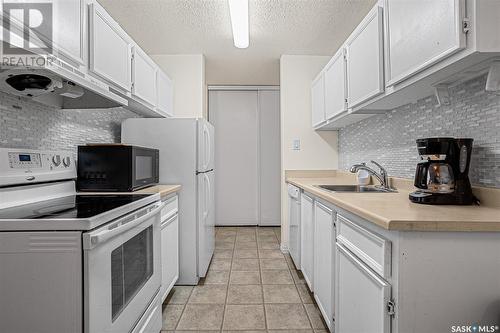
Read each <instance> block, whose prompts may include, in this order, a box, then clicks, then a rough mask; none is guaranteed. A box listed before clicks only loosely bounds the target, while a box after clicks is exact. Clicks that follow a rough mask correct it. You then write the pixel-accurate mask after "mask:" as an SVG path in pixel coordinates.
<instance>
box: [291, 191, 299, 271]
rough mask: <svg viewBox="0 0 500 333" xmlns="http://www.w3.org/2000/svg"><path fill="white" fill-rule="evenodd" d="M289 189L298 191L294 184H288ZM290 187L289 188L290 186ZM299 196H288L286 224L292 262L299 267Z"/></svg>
mask: <svg viewBox="0 0 500 333" xmlns="http://www.w3.org/2000/svg"><path fill="white" fill-rule="evenodd" d="M288 187H289V188H288V190H289V191H297V192H298V191H299V190H298V189H297V188H295V187H294V186H291V185H288ZM290 187H291V188H290ZM299 200H300V199H299V198H297V197H295V198H294V197H292V196H290V195H289V196H288V224H289V233H288V234H289V236H290V237H289V238H290V241H289V250H290V256H291V257H292V260H293V263H294V264H295V267H296V268H297V269H300V202H299Z"/></svg>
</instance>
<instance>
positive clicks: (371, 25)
mask: <svg viewBox="0 0 500 333" xmlns="http://www.w3.org/2000/svg"><path fill="white" fill-rule="evenodd" d="M383 34H384V29H383V18H382V7H380V6H375V7H374V8H373V9H372V10H371V11H370V12H369V13H368V15H367V16H366V17H365V18H364V19H363V21H362V22H361V23H360V24H359V25H358V27H357V28H356V29H355V30H354V32H353V33H352V34H351V36H350V37H349V39H348V40H347V42H346V44H345V47H346V51H347V84H348V107H349V108H352V107H355V106H357V105H359V104H361V103H363V102H365V101H367V100H369V99H370V98H372V97H375V96H377V95H379V94H381V93H382V92H384V88H385V85H384V45H383V41H384V38H383V36H384V35H383Z"/></svg>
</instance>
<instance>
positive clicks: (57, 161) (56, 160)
mask: <svg viewBox="0 0 500 333" xmlns="http://www.w3.org/2000/svg"><path fill="white" fill-rule="evenodd" d="M52 163H54V165H55V166H59V164H61V156H59V155H54V156H52Z"/></svg>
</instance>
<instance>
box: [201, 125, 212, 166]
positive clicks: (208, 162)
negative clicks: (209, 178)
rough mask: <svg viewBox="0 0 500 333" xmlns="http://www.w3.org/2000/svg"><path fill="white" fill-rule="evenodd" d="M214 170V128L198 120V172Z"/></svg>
mask: <svg viewBox="0 0 500 333" xmlns="http://www.w3.org/2000/svg"><path fill="white" fill-rule="evenodd" d="M213 169H214V126H213V125H212V124H210V123H209V122H208V121H206V120H205V119H198V171H200V172H203V171H208V170H213Z"/></svg>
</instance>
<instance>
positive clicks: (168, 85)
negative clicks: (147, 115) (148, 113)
mask: <svg viewBox="0 0 500 333" xmlns="http://www.w3.org/2000/svg"><path fill="white" fill-rule="evenodd" d="M156 89H157V92H156V96H157V103H156V104H157V110H158V111H159V112H161V113H163V114H166V115H167V116H170V117H173V116H174V85H173V82H172V80H171V79H170V78H169V77H168V76H167V74H165V73H164V72H163V71H162V70H161V69H158V70H157V71H156Z"/></svg>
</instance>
